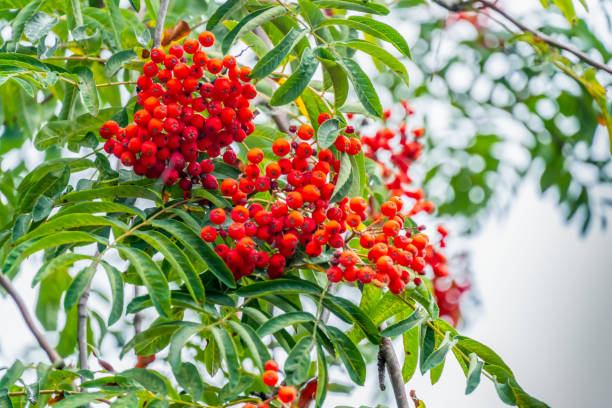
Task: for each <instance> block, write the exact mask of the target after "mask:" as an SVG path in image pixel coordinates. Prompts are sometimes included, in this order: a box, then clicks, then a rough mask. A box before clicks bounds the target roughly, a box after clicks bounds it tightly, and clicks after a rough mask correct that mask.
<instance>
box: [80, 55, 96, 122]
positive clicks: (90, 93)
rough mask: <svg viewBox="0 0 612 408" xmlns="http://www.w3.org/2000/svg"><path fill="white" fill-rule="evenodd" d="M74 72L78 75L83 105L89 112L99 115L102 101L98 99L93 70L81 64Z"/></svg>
mask: <svg viewBox="0 0 612 408" xmlns="http://www.w3.org/2000/svg"><path fill="white" fill-rule="evenodd" d="M74 73H75V74H77V77H78V81H77V83H78V84H79V90H80V91H81V101H82V102H83V105H85V108H86V109H87V111H88V112H89V113H91V114H92V115H94V116H97V115H98V112H99V110H100V101H99V99H98V89H97V88H96V81H95V80H94V76H93V72H91V69H89V68H87V67H84V66H80V67H76V68H75V69H74Z"/></svg>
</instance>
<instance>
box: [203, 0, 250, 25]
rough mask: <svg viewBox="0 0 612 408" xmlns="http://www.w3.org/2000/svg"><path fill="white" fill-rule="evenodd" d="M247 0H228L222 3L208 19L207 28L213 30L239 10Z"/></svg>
mask: <svg viewBox="0 0 612 408" xmlns="http://www.w3.org/2000/svg"><path fill="white" fill-rule="evenodd" d="M245 2H246V0H227V1H225V2H224V3H223V4H221V5H220V6H219V7H218V8H217V9H216V10H215V12H214V13H213V15H212V16H210V18H209V19H208V22H207V23H206V29H207V30H209V31H211V30H212V29H213V28H215V27H216V26H217V24H219V23H220V22H222V21H223V20H227V18H228V17H230V16H231V15H232V14H233V13H234V12H235V11H237V10H238V9H239V8H240V7H241V6H242V5H243V4H244V3H245Z"/></svg>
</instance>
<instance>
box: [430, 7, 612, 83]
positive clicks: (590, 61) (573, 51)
mask: <svg viewBox="0 0 612 408" xmlns="http://www.w3.org/2000/svg"><path fill="white" fill-rule="evenodd" d="M432 1H433V2H434V3H436V4H437V5H439V6H441V7H443V8H445V9H447V10H449V11H452V12H457V11H466V10H475V11H477V12H481V11H482V9H473V8H472V4H473V3H475V2H476V1H477V2H478V3H480V4H482V5H483V6H484V8H489V9H491V10H493V11H495V12H496V13H497V14H499V15H500V16H502V17H503V18H505V19H506V20H508V21H509V22H511V23H512V24H513V25H514V26H515V27H517V28H518V29H520V30H521V31H523V32H526V33H531V34H532V35H533V36H534V37H536V38H537V39H539V40H542V41H544V42H545V43H547V44H548V45H551V46H553V47H555V48H558V49H560V50H565V51H567V52H569V53H570V54H573V55H574V56H576V57H577V58H578V59H580V60H581V61H583V62H584V63H586V64H588V65H590V66H592V67H595V68H597V69H601V70H603V71H606V72H607V73H609V74H612V67H609V66H607V65H605V64H602V63H600V62H598V61H596V60H594V59H593V58H591V57H590V56H589V55H587V54H585V53H584V52H582V51H580V50H578V49H576V48H574V47H572V46H571V45H569V44H565V43H562V42H561V41H558V40H556V39H554V38H552V37H550V36H548V35H546V34H544V33H543V32H541V31H540V30H536V29H534V28H530V27H527V26H526V25H525V24H523V23H521V22H520V21H518V20H517V19H516V18H514V17H512V16H511V15H510V14H508V13H507V12H506V11H504V10H503V9H502V8H500V7H499V6H498V5H497V4H495V3H493V2H491V1H489V0H476V1H468V2H459V3H453V4H449V3H446V2H445V1H443V0H432Z"/></svg>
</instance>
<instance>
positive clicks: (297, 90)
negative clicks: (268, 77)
mask: <svg viewBox="0 0 612 408" xmlns="http://www.w3.org/2000/svg"><path fill="white" fill-rule="evenodd" d="M318 66H319V61H318V60H317V59H316V58H315V57H314V54H313V52H312V50H311V49H310V48H307V49H306V50H305V51H304V53H303V54H302V59H301V61H300V65H299V66H298V68H297V70H296V71H295V72H293V73H292V74H291V76H290V77H289V78H288V79H287V80H286V81H285V82H284V83H283V84H282V85H281V86H280V87H279V88H278V89H277V90H276V91H275V92H274V94H273V95H272V98H271V99H270V105H271V106H281V105H286V104H288V103H290V102H292V101H294V100H295V99H297V98H298V97H299V96H300V95H301V94H302V92H303V91H304V89H306V87H307V86H308V83H309V82H310V79H311V78H312V76H313V75H314V73H315V71H316V70H317V67H318Z"/></svg>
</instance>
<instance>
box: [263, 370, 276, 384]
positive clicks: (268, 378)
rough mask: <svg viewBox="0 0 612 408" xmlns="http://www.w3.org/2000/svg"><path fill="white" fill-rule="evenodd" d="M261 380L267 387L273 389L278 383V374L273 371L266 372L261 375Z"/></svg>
mask: <svg viewBox="0 0 612 408" xmlns="http://www.w3.org/2000/svg"><path fill="white" fill-rule="evenodd" d="M261 378H262V380H263V382H264V383H265V384H266V385H267V386H268V387H274V386H275V385H276V383H277V382H278V373H277V372H276V371H273V370H268V371H266V372H264V373H263V375H262V376H261Z"/></svg>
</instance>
